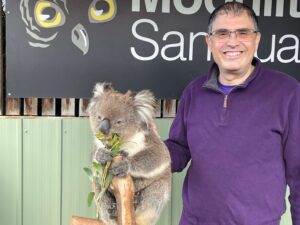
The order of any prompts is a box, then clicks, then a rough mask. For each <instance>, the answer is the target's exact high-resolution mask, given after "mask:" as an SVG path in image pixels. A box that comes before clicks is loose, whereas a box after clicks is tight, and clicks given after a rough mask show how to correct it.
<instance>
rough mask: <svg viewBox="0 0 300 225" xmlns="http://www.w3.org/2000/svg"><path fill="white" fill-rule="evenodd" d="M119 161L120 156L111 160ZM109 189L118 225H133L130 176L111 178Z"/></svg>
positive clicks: (132, 197)
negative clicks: (113, 201)
mask: <svg viewBox="0 0 300 225" xmlns="http://www.w3.org/2000/svg"><path fill="white" fill-rule="evenodd" d="M120 160H122V156H116V157H114V158H113V162H118V161H120ZM110 189H111V191H112V192H113V194H114V195H115V198H116V201H117V210H118V225H135V216H134V204H133V201H134V184H133V180H132V178H131V176H129V175H127V176H126V177H116V176H115V177H113V179H112V181H111V184H110Z"/></svg>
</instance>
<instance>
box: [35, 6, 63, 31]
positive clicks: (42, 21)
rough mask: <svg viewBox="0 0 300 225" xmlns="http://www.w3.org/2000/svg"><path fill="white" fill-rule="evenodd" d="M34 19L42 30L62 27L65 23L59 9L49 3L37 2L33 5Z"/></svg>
mask: <svg viewBox="0 0 300 225" xmlns="http://www.w3.org/2000/svg"><path fill="white" fill-rule="evenodd" d="M34 18H35V21H36V22H37V24H38V25H39V26H41V27H44V28H53V27H58V26H62V25H63V24H64V23H65V21H66V18H65V14H64V13H63V11H62V10H61V9H60V7H59V6H57V5H56V4H54V3H53V2H49V1H38V2H37V3H36V4H35V8H34Z"/></svg>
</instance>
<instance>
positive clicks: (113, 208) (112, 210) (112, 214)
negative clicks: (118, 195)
mask: <svg viewBox="0 0 300 225" xmlns="http://www.w3.org/2000/svg"><path fill="white" fill-rule="evenodd" d="M107 212H108V214H109V218H110V219H117V218H118V210H117V204H116V203H112V204H111V205H110V206H109V208H108V209H107Z"/></svg>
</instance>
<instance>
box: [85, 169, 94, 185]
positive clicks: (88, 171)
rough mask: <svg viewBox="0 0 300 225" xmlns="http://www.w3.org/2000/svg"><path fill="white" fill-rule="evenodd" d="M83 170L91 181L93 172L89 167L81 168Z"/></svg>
mask: <svg viewBox="0 0 300 225" xmlns="http://www.w3.org/2000/svg"><path fill="white" fill-rule="evenodd" d="M83 170H84V171H85V172H86V174H87V175H88V177H89V180H90V181H92V182H93V172H92V170H91V169H90V168H87V167H86V168H83Z"/></svg>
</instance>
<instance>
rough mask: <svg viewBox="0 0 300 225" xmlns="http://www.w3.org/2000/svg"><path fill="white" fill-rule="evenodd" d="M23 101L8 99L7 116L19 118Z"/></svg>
mask: <svg viewBox="0 0 300 225" xmlns="http://www.w3.org/2000/svg"><path fill="white" fill-rule="evenodd" d="M20 109H21V99H19V98H7V99H6V115H8V116H19V115H20V114H21V110H20Z"/></svg>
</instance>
